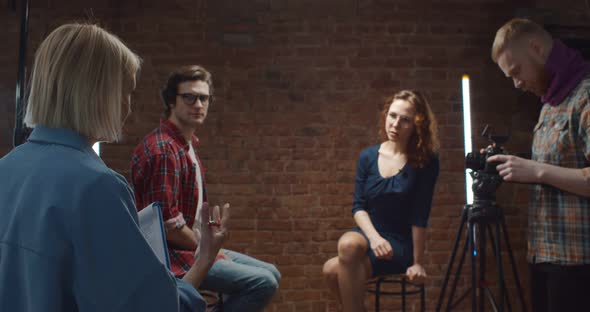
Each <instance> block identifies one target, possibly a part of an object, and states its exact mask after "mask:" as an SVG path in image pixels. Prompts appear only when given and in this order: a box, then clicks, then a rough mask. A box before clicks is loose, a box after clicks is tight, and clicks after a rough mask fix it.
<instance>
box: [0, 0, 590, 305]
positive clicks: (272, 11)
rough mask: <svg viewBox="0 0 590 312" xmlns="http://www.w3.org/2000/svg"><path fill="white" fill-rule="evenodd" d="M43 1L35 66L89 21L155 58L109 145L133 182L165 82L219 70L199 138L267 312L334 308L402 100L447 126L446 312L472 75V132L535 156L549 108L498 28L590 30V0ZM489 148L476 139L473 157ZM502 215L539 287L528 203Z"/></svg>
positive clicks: (9, 112) (10, 34)
mask: <svg viewBox="0 0 590 312" xmlns="http://www.w3.org/2000/svg"><path fill="white" fill-rule="evenodd" d="M9 2H10V1H4V2H3V3H2V4H0V6H1V11H0V27H1V29H2V31H0V42H2V48H1V49H0V103H1V104H0V111H1V112H2V117H1V118H0V155H3V154H5V153H7V152H8V151H9V150H10V148H11V140H12V133H11V131H12V127H13V119H14V84H15V83H14V81H15V79H16V64H17V58H18V29H19V28H18V23H19V19H18V15H17V13H15V12H13V11H12V10H10V7H9ZM32 2H35V3H33V4H32V8H31V16H30V19H31V21H30V31H31V34H30V37H29V47H30V49H29V64H30V59H31V58H32V57H31V55H32V51H34V50H35V48H36V47H37V46H38V44H39V43H40V41H41V40H42V38H43V37H44V36H45V35H46V34H47V33H48V32H50V31H51V30H52V29H53V28H55V27H56V26H57V25H60V24H62V23H64V22H67V21H71V20H85V19H87V18H88V17H92V18H93V19H94V20H96V21H98V22H100V24H102V25H103V26H106V27H107V28H109V29H110V30H112V31H113V32H115V33H116V34H118V35H119V36H120V37H121V38H122V39H123V40H124V41H125V42H127V43H128V44H129V45H130V46H131V48H132V49H133V50H135V51H137V52H138V53H139V55H141V56H142V58H143V60H144V65H143V69H142V72H141V76H140V79H139V82H138V87H137V91H136V94H137V96H136V97H135V98H134V107H133V110H134V113H133V115H132V116H131V117H130V119H129V120H128V123H127V127H126V128H127V129H126V138H125V140H124V141H123V142H121V143H119V144H108V145H106V146H103V158H104V159H105V161H106V162H107V164H108V165H110V166H111V167H113V168H114V169H116V170H117V171H119V172H121V173H123V174H128V164H129V158H130V154H131V152H132V150H133V148H134V146H135V145H136V143H137V142H138V140H139V139H141V137H142V136H143V135H145V134H146V133H147V132H148V131H149V130H151V129H153V128H154V127H156V126H157V124H158V119H159V116H160V113H161V106H160V102H159V99H158V88H159V87H160V85H161V84H162V82H163V80H164V79H165V77H166V75H167V73H168V72H169V71H170V70H171V69H172V68H174V67H176V66H177V65H181V64H202V65H204V66H206V67H207V68H208V69H210V70H211V71H212V72H213V75H214V80H215V84H216V90H217V91H216V95H217V97H216V102H215V103H214V104H213V106H212V107H211V112H210V115H209V117H208V119H207V121H206V124H205V127H204V128H203V129H202V130H201V131H199V133H198V135H199V137H200V138H201V141H202V146H201V148H200V150H199V152H200V155H201V157H202V159H203V162H204V165H205V167H206V170H207V176H206V179H207V181H208V184H209V192H210V194H209V197H210V199H211V201H212V202H213V203H221V202H225V201H229V202H231V203H232V220H231V234H230V239H229V241H228V242H227V244H226V246H227V247H228V248H230V249H235V250H238V251H241V252H246V253H248V254H250V255H253V256H256V257H258V258H261V259H264V260H267V261H270V262H273V263H275V264H277V265H278V267H279V269H280V270H281V272H282V274H283V281H282V283H281V289H280V291H279V292H278V294H277V296H276V298H275V300H274V301H273V304H272V306H271V307H270V308H269V309H268V311H330V310H333V309H334V302H333V301H332V299H331V297H330V295H329V294H328V292H327V290H326V288H325V286H324V284H323V280H322V277H321V267H322V264H323V262H324V261H325V260H327V259H328V258H330V257H333V256H335V255H336V241H337V239H338V238H339V237H340V236H341V235H342V233H343V232H344V231H345V230H346V229H348V228H350V227H351V226H352V225H353V220H352V218H351V215H350V209H351V200H352V190H353V179H354V172H355V166H356V158H357V156H358V154H359V152H360V151H361V149H362V148H364V147H366V146H369V145H372V144H376V143H378V141H379V140H378V137H377V134H376V133H377V114H378V109H379V107H380V106H381V104H382V101H383V99H384V98H385V97H386V96H389V95H391V94H393V93H394V92H395V91H397V90H400V89H402V88H417V89H420V90H424V91H426V92H427V93H428V94H429V95H430V98H431V104H432V106H433V108H434V111H435V114H436V116H437V118H438V120H439V124H440V135H441V141H442V150H441V155H440V159H441V174H440V178H439V182H438V185H437V188H436V195H435V200H434V207H433V209H432V214H431V220H430V227H429V229H428V241H427V251H426V255H427V256H426V258H427V263H426V269H427V272H428V274H429V276H430V279H429V280H428V282H427V286H428V288H427V307H428V309H429V310H431V309H434V306H435V304H436V299H437V298H438V294H439V292H440V284H441V281H442V277H443V275H444V270H445V269H446V266H447V262H448V259H449V256H450V249H451V246H452V242H453V240H454V237H455V235H456V231H457V228H458V225H459V221H460V220H459V215H460V213H461V209H462V206H463V204H464V201H465V197H464V174H463V172H462V169H463V168H464V160H463V141H462V110H461V109H462V108H461V89H460V88H461V84H460V79H461V75H462V74H463V73H468V74H470V76H471V79H472V89H471V91H472V106H473V107H472V110H473V132H474V133H478V132H479V131H480V130H481V128H482V127H483V124H485V123H490V124H492V125H493V126H494V129H495V130H496V132H498V133H503V132H504V133H505V132H508V131H510V132H511V134H512V139H511V141H510V142H509V143H508V144H507V146H506V147H507V149H508V150H510V151H512V152H515V153H527V152H528V150H529V144H530V139H531V134H530V132H531V129H532V127H533V125H534V123H535V120H536V118H537V115H538V110H539V105H538V104H537V101H536V100H535V99H534V98H532V97H530V96H527V95H522V94H519V93H517V92H516V91H514V90H513V88H512V85H511V82H510V81H508V80H507V79H505V78H504V77H503V75H502V73H501V72H500V71H499V70H498V69H497V67H496V66H495V65H494V64H493V63H492V62H491V60H490V58H489V48H490V45H491V42H492V40H493V36H494V34H495V30H496V29H497V28H498V27H499V26H500V25H501V24H502V23H503V22H505V21H506V20H508V19H509V18H510V17H512V16H515V15H529V16H534V17H536V18H537V20H539V21H541V22H547V21H549V22H552V23H562V24H566V25H587V24H588V22H587V21H586V20H587V17H588V12H589V10H588V8H587V6H586V4H585V3H584V2H583V1H569V3H568V5H564V1H560V2H559V5H556V4H554V3H553V2H552V1H549V0H545V1H541V0H537V1H535V0H521V1H500V0H497V1H494V0H488V1H484V0H478V1H474V0H463V1H461V0H456V1H402V0H340V1H336V0H322V1H311V0H301V1H287V0H272V1H271V0H256V1H248V3H246V1H230V0H218V1H204V0H192V1H188V0H174V1H166V4H164V3H165V2H164V1H153V0H150V1H145V0H135V1H90V0H86V1H45V2H43V3H37V2H36V1H32ZM90 8H92V9H90ZM484 145H486V142H485V140H483V139H481V138H479V137H478V138H476V139H475V142H474V147H482V146H484ZM498 201H499V203H500V204H501V205H502V207H503V208H504V209H505V214H506V216H507V222H508V227H509V233H510V237H511V243H512V247H513V249H514V252H515V256H516V259H517V262H518V264H519V270H520V275H521V279H522V280H524V281H526V277H527V274H526V271H525V269H526V266H525V260H524V252H525V241H524V234H525V226H526V203H527V189H526V187H523V186H514V185H503V186H502V187H501V188H500V189H499V190H498ZM506 265H507V263H505V267H506ZM465 268H467V266H465ZM468 277H469V275H463V276H462V278H461V280H460V284H459V287H460V290H464V287H465V285H466V284H467V283H468V282H469V279H468ZM491 279H492V280H493V278H491ZM507 280H508V284H509V287H513V285H514V283H513V279H512V278H511V277H510V276H509V274H507ZM525 285H526V283H525ZM512 293H514V290H513V289H512ZM513 297H514V296H513ZM369 301H370V299H369ZM412 305H415V302H412ZM464 306H465V305H464Z"/></svg>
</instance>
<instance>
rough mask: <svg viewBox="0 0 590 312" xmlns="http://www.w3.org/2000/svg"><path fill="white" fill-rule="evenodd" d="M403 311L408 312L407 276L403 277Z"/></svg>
mask: <svg viewBox="0 0 590 312" xmlns="http://www.w3.org/2000/svg"><path fill="white" fill-rule="evenodd" d="M402 312H406V278H402Z"/></svg>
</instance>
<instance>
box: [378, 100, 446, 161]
mask: <svg viewBox="0 0 590 312" xmlns="http://www.w3.org/2000/svg"><path fill="white" fill-rule="evenodd" d="M395 100H404V101H407V102H408V103H410V104H411V105H412V106H413V107H414V110H415V111H416V115H415V116H414V133H412V135H411V136H410V140H409V141H408V162H409V163H411V164H413V165H415V166H417V167H423V166H424V165H426V163H427V162H428V161H429V159H430V158H431V157H432V156H434V155H435V154H436V153H438V149H439V145H440V143H439V140H438V125H437V122H436V118H435V117H434V113H433V112H432V109H431V108H430V105H429V104H428V100H427V99H426V96H425V95H424V94H423V93H422V92H420V91H416V90H402V91H399V92H397V93H396V94H394V95H393V96H390V97H388V98H387V100H386V101H385V104H384V105H383V109H382V110H381V114H380V121H379V135H380V136H381V139H383V140H387V133H385V119H386V118H387V112H389V107H390V106H391V103H393V101H395Z"/></svg>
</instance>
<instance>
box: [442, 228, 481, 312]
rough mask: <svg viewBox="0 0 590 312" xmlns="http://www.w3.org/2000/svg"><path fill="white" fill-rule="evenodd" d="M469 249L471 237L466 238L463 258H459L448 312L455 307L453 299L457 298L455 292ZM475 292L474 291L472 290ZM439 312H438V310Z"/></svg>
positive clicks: (462, 297) (461, 298) (458, 300)
mask: <svg viewBox="0 0 590 312" xmlns="http://www.w3.org/2000/svg"><path fill="white" fill-rule="evenodd" d="M468 247H469V237H466V238H465V243H464V244H463V252H462V253H461V258H459V264H458V265H457V272H455V281H453V287H452V288H451V293H450V294H449V301H448V302H447V309H446V311H447V312H450V311H451V308H452V307H453V302H452V301H453V298H454V297H455V291H456V290H457V283H458V282H459V276H461V269H462V268H463V263H465V255H466V254H467V250H468ZM472 290H473V289H472ZM468 294H469V292H467V293H465V294H464V295H462V296H461V297H460V298H459V299H457V303H458V302H460V301H461V300H463V299H464V298H465V297H466V296H467V295H468ZM437 312H438V310H437Z"/></svg>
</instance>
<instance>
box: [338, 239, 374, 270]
mask: <svg viewBox="0 0 590 312" xmlns="http://www.w3.org/2000/svg"><path fill="white" fill-rule="evenodd" d="M366 253H367V244H366V242H365V241H364V238H363V237H362V236H360V235H358V236H356V235H354V236H353V235H346V234H345V235H344V236H343V237H342V238H341V239H340V241H338V259H339V260H340V261H341V262H344V263H348V262H351V261H359V260H361V259H363V257H365V256H366Z"/></svg>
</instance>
